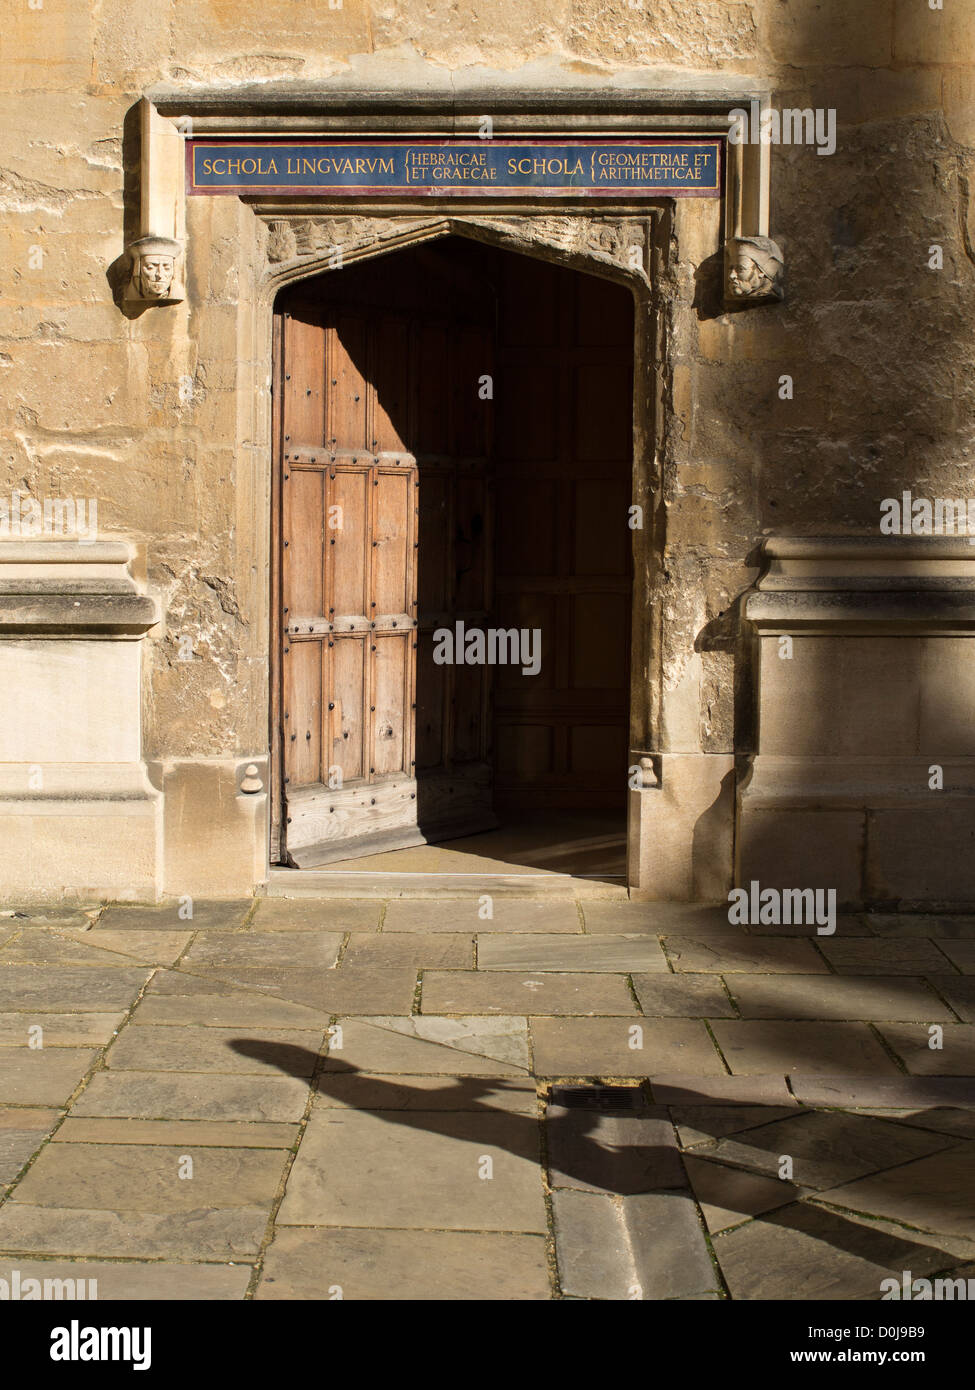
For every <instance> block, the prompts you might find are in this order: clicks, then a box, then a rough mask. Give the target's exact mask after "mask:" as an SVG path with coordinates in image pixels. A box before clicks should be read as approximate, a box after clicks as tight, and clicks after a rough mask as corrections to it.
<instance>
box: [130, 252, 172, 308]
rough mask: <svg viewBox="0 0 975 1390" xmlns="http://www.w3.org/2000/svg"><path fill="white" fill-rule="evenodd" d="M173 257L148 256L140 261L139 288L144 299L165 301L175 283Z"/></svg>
mask: <svg viewBox="0 0 975 1390" xmlns="http://www.w3.org/2000/svg"><path fill="white" fill-rule="evenodd" d="M175 270H176V260H175V257H173V256H163V255H156V254H151V255H146V256H142V257H140V259H139V288H140V289H141V290H142V296H143V298H144V299H164V298H165V296H166V294H167V293H168V292H169V289H170V286H171V285H172V283H173V275H174V273H175Z"/></svg>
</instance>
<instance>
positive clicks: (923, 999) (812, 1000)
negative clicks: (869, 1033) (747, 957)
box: [728, 975, 961, 1023]
mask: <svg viewBox="0 0 975 1390" xmlns="http://www.w3.org/2000/svg"><path fill="white" fill-rule="evenodd" d="M958 978H961V977H960V976H959V977H958ZM728 990H729V992H730V994H731V996H732V998H733V999H734V1001H735V1003H736V1004H737V1006H738V1008H739V1010H740V1012H741V1014H742V1016H743V1017H744V1018H794V1019H803V1020H812V1019H824V1020H840V1019H848V1020H850V1021H853V1022H857V1021H859V1022H869V1021H871V1020H878V1021H879V1020H887V1019H892V1020H899V1019H907V1020H918V1021H922V1020H923V1021H927V1022H929V1023H938V1022H945V1023H948V1022H953V1021H954V1016H953V1014H952V1012H951V1010H950V1009H948V1008H947V1007H946V1006H945V1004H944V1003H943V1002H942V1000H940V999H939V998H938V997H937V995H936V994H935V993H934V991H933V990H932V989H931V988H930V987H929V986H928V985H927V984H926V983H925V981H923V980H916V979H911V978H910V977H908V976H903V977H901V976H895V977H894V978H890V977H877V976H864V975H858V976H855V977H853V978H850V977H845V976H839V975H826V976H823V975H731V976H729V978H728Z"/></svg>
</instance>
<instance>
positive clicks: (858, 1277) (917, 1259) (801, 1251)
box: [714, 1202, 945, 1302]
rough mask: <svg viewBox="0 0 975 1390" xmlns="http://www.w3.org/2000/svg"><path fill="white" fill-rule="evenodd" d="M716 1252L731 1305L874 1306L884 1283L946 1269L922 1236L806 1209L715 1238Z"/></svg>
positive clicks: (772, 1216)
mask: <svg viewBox="0 0 975 1390" xmlns="http://www.w3.org/2000/svg"><path fill="white" fill-rule="evenodd" d="M714 1253H715V1255H716V1256H717V1259H718V1262H719V1264H720V1265H721V1272H722V1274H723V1275H724V1278H725V1281H726V1283H727V1285H728V1288H729V1291H730V1293H731V1296H732V1298H735V1299H768V1300H775V1299H782V1300H787V1301H793V1302H819V1301H823V1300H828V1299H841V1300H844V1301H846V1300H859V1299H863V1300H870V1301H876V1300H877V1299H879V1298H880V1296H881V1293H882V1288H881V1281H882V1280H883V1279H888V1278H890V1277H891V1276H895V1277H896V1278H898V1279H900V1276H901V1271H902V1270H905V1269H910V1270H913V1272H914V1273H915V1274H916V1275H924V1274H928V1273H931V1272H933V1271H935V1270H940V1269H943V1268H944V1264H945V1256H944V1253H943V1251H941V1250H939V1249H935V1248H934V1247H933V1246H930V1245H928V1244H927V1243H926V1242H925V1240H924V1237H923V1235H918V1236H913V1235H910V1234H909V1233H908V1232H906V1231H905V1232H902V1233H901V1234H899V1235H894V1234H892V1233H890V1232H888V1231H885V1230H881V1229H879V1228H878V1227H877V1226H876V1224H875V1223H871V1222H866V1221H862V1220H860V1221H858V1220H856V1219H855V1218H853V1217H852V1216H851V1217H849V1218H848V1217H845V1216H843V1215H841V1214H839V1213H837V1212H831V1211H826V1210H824V1209H822V1208H820V1207H817V1206H814V1205H811V1204H809V1203H806V1202H799V1203H796V1204H794V1205H792V1206H788V1207H783V1208H781V1209H779V1210H778V1211H774V1212H771V1213H768V1214H766V1215H765V1216H762V1217H760V1218H759V1219H758V1220H755V1221H750V1222H748V1223H747V1224H746V1225H743V1226H738V1227H736V1228H735V1229H734V1230H731V1231H728V1232H727V1233H726V1234H724V1235H720V1236H716V1237H715V1240H714Z"/></svg>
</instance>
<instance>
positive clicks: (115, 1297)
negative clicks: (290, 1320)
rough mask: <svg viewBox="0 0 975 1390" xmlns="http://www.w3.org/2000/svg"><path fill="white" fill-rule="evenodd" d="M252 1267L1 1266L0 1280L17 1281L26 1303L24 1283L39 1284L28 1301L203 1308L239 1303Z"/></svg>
mask: <svg viewBox="0 0 975 1390" xmlns="http://www.w3.org/2000/svg"><path fill="white" fill-rule="evenodd" d="M252 1270H253V1266H252V1265H249V1264H239V1265H217V1264H212V1265H211V1264H186V1263H183V1264H167V1263H165V1262H163V1261H162V1260H153V1261H152V1262H150V1263H146V1264H139V1263H138V1262H137V1261H135V1260H126V1261H125V1262H124V1263H113V1264H103V1263H99V1262H97V1261H94V1260H23V1259H15V1260H9V1259H6V1260H0V1279H3V1280H5V1281H6V1283H7V1285H8V1287H9V1285H10V1283H11V1280H12V1279H16V1280H17V1281H18V1287H19V1288H20V1290H21V1297H26V1291H27V1288H28V1285H27V1282H26V1281H27V1280H30V1279H35V1280H37V1281H38V1283H37V1289H38V1292H37V1294H36V1295H35V1294H34V1293H33V1289H34V1286H33V1285H31V1286H30V1288H31V1296H32V1297H33V1296H36V1297H43V1298H46V1299H57V1298H66V1299H69V1300H71V1301H74V1299H75V1298H76V1297H77V1296H78V1294H79V1293H81V1294H82V1297H84V1298H85V1299H86V1300H87V1301H89V1302H91V1301H96V1300H97V1302H99V1303H113V1302H128V1301H129V1300H130V1299H132V1300H134V1301H137V1302H142V1301H144V1300H146V1299H151V1300H155V1299H163V1300H167V1301H168V1300H176V1299H179V1300H192V1301H194V1302H208V1301H216V1300H221V1301H223V1300H234V1299H242V1298H243V1297H244V1295H245V1293H246V1292H247V1285H248V1283H249V1281H250V1277H251V1272H252Z"/></svg>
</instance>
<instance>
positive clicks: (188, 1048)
mask: <svg viewBox="0 0 975 1390" xmlns="http://www.w3.org/2000/svg"><path fill="white" fill-rule="evenodd" d="M323 1038H324V1029H321V1028H318V1029H315V1030H311V1029H305V1028H303V1029H289V1030H287V1031H285V1030H284V1029H281V1030H278V1031H273V1030H271V1029H270V1028H264V1029H260V1030H252V1031H248V1030H247V1029H243V1030H241V1029H239V1028H190V1027H185V1028H184V1027H180V1026H178V1025H164V1026H160V1027H157V1026H156V1025H154V1024H146V1025H145V1026H144V1027H142V1028H135V1027H133V1028H127V1029H126V1030H125V1031H124V1032H123V1033H122V1034H121V1035H120V1036H119V1038H118V1040H117V1041H116V1042H115V1043H113V1045H112V1046H111V1047H110V1048H109V1050H108V1053H107V1054H106V1058H105V1060H106V1063H107V1065H108V1066H109V1067H110V1068H115V1069H125V1070H129V1071H171V1072H179V1073H181V1074H185V1073H188V1072H201V1071H216V1072H263V1071H268V1070H270V1071H281V1072H284V1074H285V1075H287V1076H301V1077H308V1076H311V1074H312V1072H313V1071H314V1069H315V1066H316V1064H317V1061H318V1054H319V1051H320V1049H321V1046H322V1041H323Z"/></svg>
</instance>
